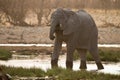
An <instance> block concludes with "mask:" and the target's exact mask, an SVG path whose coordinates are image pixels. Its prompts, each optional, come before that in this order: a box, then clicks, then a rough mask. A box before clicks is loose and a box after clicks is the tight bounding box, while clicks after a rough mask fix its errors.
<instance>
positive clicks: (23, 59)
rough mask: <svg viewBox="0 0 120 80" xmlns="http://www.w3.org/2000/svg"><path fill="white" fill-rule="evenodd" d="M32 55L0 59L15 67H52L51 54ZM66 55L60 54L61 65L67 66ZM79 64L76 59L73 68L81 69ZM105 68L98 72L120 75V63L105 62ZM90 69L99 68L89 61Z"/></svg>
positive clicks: (2, 63) (3, 62)
mask: <svg viewBox="0 0 120 80" xmlns="http://www.w3.org/2000/svg"><path fill="white" fill-rule="evenodd" d="M17 56H18V57H19V58H17ZM31 56H32V55H29V56H28V55H25V56H24V55H22V56H20V55H14V56H13V59H11V60H8V61H2V60H0V64H1V65H6V66H14V67H23V68H31V67H35V68H41V69H43V70H45V71H46V70H47V69H49V68H51V65H50V56H49V55H39V56H36V57H35V56H34V58H33V57H32V58H31ZM65 59H66V58H65V55H61V56H60V60H59V62H58V64H59V66H61V67H63V68H65ZM79 64H80V61H79V60H76V61H74V66H73V70H79ZM103 65H104V67H105V69H104V70H99V71H98V72H103V73H110V74H117V75H120V63H107V64H106V63H104V64H103ZM87 67H88V69H87V70H88V71H94V70H96V69H97V66H96V65H95V64H92V63H90V62H89V63H87Z"/></svg>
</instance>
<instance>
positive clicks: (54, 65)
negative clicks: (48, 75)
mask: <svg viewBox="0 0 120 80" xmlns="http://www.w3.org/2000/svg"><path fill="white" fill-rule="evenodd" d="M51 67H52V68H57V67H58V60H57V59H56V60H51Z"/></svg>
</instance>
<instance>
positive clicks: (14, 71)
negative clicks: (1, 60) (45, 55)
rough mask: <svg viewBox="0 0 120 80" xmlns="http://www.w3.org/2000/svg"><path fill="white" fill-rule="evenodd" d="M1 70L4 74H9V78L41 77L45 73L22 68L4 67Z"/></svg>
mask: <svg viewBox="0 0 120 80" xmlns="http://www.w3.org/2000/svg"><path fill="white" fill-rule="evenodd" d="M3 69H4V70H5V72H6V73H8V74H10V75H11V76H19V77H29V76H32V77H42V76H45V71H43V70H42V69H38V68H29V69H28V68H22V67H18V68H16V67H5V66H3Z"/></svg>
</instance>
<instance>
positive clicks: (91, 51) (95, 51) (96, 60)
mask: <svg viewBox="0 0 120 80" xmlns="http://www.w3.org/2000/svg"><path fill="white" fill-rule="evenodd" d="M90 53H91V55H92V56H93V58H94V60H95V62H96V65H97V67H98V69H104V67H103V65H102V63H101V60H100V57H99V54H98V49H95V50H90Z"/></svg>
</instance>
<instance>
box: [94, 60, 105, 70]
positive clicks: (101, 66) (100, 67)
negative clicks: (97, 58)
mask: <svg viewBox="0 0 120 80" xmlns="http://www.w3.org/2000/svg"><path fill="white" fill-rule="evenodd" d="M96 64H97V67H98V69H99V70H100V69H104V67H103V65H102V63H101V62H97V63H96Z"/></svg>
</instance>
